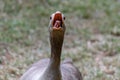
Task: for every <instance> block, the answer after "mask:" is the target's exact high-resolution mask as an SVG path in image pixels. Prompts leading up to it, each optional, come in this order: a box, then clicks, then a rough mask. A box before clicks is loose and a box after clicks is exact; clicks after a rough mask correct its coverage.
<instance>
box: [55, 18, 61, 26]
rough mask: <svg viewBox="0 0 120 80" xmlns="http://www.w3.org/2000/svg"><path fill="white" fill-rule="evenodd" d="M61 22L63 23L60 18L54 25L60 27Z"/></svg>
mask: <svg viewBox="0 0 120 80" xmlns="http://www.w3.org/2000/svg"><path fill="white" fill-rule="evenodd" d="M60 24H61V22H60V21H59V20H56V22H55V24H54V27H57V28H59V27H60Z"/></svg>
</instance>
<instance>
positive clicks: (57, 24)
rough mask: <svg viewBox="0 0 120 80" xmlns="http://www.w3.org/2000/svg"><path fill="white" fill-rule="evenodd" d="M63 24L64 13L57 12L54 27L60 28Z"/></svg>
mask: <svg viewBox="0 0 120 80" xmlns="http://www.w3.org/2000/svg"><path fill="white" fill-rule="evenodd" d="M61 26H62V14H61V13H56V14H55V16H54V19H53V27H56V28H59V27H61Z"/></svg>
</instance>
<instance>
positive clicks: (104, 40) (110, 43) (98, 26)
mask: <svg viewBox="0 0 120 80" xmlns="http://www.w3.org/2000/svg"><path fill="white" fill-rule="evenodd" d="M119 7H120V1H119V0H111V1H110V0H80V1H79V0H69V1H68V0H58V1H56V0H52V1H50V0H48V1H45V0H35V1H33V0H12V1H10V0H1V1H0V56H1V57H0V63H1V65H0V67H1V68H0V69H1V71H0V80H17V79H18V78H19V77H20V76H21V74H22V73H24V71H25V70H26V69H27V68H28V67H29V65H31V64H32V63H33V62H35V61H38V60H39V59H41V58H44V57H49V51H50V50H49V46H48V45H49V39H48V36H49V32H48V24H49V16H50V15H51V14H52V13H53V12H55V11H58V10H59V11H61V12H63V13H64V14H65V16H66V27H67V31H66V35H65V41H64V47H63V54H62V59H65V58H66V57H70V58H72V59H73V61H74V63H75V65H76V66H77V67H79V69H80V70H81V72H82V73H83V76H84V80H114V79H117V80H119V79H120V77H119V75H120V65H119V60H120V57H119V56H120V54H119V53H120V43H119V42H120V23H119V22H120V8H119ZM6 48H7V49H8V52H9V53H10V55H11V56H12V59H11V58H10V60H9V58H8V57H6V56H5V55H6V54H7V53H6ZM46 53H48V54H46ZM99 55H100V59H101V60H100V61H101V62H102V63H103V64H104V66H107V67H109V68H110V69H112V70H113V71H114V72H115V73H114V74H109V73H106V72H104V70H101V67H100V66H101V65H99V66H98V65H97V63H96V62H95V60H96V58H97V57H98V56H99ZM101 56H102V58H101ZM3 63H4V65H3ZM98 63H99V62H98Z"/></svg>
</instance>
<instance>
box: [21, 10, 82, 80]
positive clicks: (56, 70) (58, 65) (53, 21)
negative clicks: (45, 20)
mask: <svg viewBox="0 0 120 80" xmlns="http://www.w3.org/2000/svg"><path fill="white" fill-rule="evenodd" d="M64 21H65V17H64V15H63V13H61V12H60V11H56V12H55V13H53V14H52V15H51V16H50V23H49V34H50V36H49V39H50V45H51V56H50V58H49V59H42V60H40V61H38V62H36V63H34V64H33V65H32V66H31V67H30V68H29V69H28V70H27V71H26V72H25V73H24V74H23V75H22V77H21V78H20V80H83V78H82V74H81V73H80V71H79V70H78V68H76V67H75V66H74V65H73V62H72V61H71V60H65V61H63V62H61V58H60V57H61V51H62V45H63V40H64V34H65V30H66V27H65V22H64Z"/></svg>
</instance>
